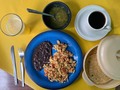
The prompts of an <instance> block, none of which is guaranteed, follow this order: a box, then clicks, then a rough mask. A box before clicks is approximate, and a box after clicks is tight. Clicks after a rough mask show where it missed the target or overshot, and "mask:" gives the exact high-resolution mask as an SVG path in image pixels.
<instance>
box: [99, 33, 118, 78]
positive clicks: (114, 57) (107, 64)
mask: <svg viewBox="0 0 120 90" xmlns="http://www.w3.org/2000/svg"><path fill="white" fill-rule="evenodd" d="M97 58H98V64H99V66H100V68H101V69H102V71H103V72H104V73H105V74H106V75H107V76H108V77H110V78H111V79H114V80H120V36H119V35H111V36H108V37H106V38H104V39H103V40H102V41H101V42H100V44H99V45H98V50H97Z"/></svg>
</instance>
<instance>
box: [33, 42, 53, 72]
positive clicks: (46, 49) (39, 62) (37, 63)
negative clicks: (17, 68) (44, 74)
mask: <svg viewBox="0 0 120 90" xmlns="http://www.w3.org/2000/svg"><path fill="white" fill-rule="evenodd" d="M51 55H52V44H51V43H50V42H48V41H45V42H42V43H41V44H40V45H39V46H37V47H36V49H35V50H34V52H33V65H34V68H35V69H36V70H37V71H39V70H41V69H42V68H43V65H44V64H47V63H48V62H49V58H50V56H51Z"/></svg>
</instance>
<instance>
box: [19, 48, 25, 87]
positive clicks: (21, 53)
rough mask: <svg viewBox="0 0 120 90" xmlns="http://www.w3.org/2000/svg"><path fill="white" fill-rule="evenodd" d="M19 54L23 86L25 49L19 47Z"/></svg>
mask: <svg viewBox="0 0 120 90" xmlns="http://www.w3.org/2000/svg"><path fill="white" fill-rule="evenodd" d="M18 54H19V57H20V71H21V78H22V87H24V65H23V62H22V60H23V58H24V51H23V50H22V49H21V48H19V49H18Z"/></svg>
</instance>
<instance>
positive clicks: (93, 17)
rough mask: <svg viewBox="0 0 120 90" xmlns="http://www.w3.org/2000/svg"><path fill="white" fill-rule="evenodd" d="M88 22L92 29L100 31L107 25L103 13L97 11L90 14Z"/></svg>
mask: <svg viewBox="0 0 120 90" xmlns="http://www.w3.org/2000/svg"><path fill="white" fill-rule="evenodd" d="M88 21H89V24H90V25H91V27H93V28H95V29H100V28H102V27H103V26H104V24H105V16H104V15H103V14H102V13H101V12H98V11H95V12H93V13H91V14H90V16H89V19H88Z"/></svg>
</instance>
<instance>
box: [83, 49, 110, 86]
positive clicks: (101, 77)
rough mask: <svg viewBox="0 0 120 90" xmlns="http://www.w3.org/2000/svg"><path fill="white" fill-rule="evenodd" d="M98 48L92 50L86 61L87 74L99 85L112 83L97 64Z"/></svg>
mask: <svg viewBox="0 0 120 90" xmlns="http://www.w3.org/2000/svg"><path fill="white" fill-rule="evenodd" d="M96 53H97V48H95V49H94V50H92V51H91V52H90V54H88V57H87V59H86V66H85V68H86V73H87V75H88V77H89V79H90V80H91V81H93V82H94V83H95V84H97V85H101V84H105V83H108V82H109V81H111V80H112V79H110V78H109V77H108V76H106V75H105V74H104V73H103V72H102V70H101V69H100V66H99V65H98V62H97V55H96Z"/></svg>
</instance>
